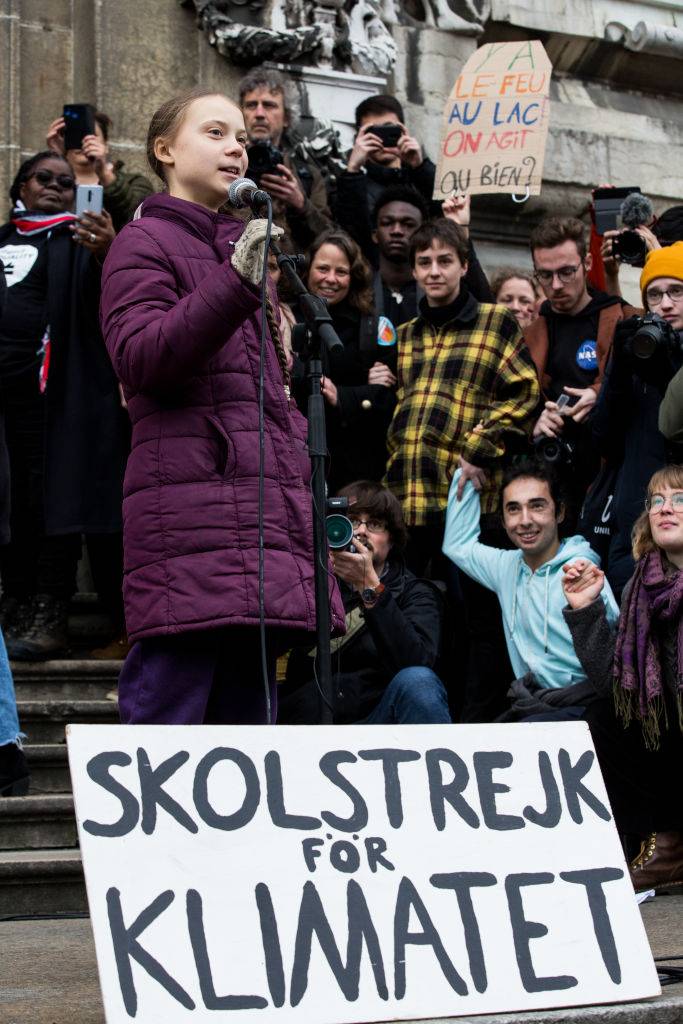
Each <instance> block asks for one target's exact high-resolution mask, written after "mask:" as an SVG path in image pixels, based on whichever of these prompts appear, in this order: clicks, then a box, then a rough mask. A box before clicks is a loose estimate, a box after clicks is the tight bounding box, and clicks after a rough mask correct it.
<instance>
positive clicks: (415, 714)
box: [363, 665, 451, 725]
mask: <svg viewBox="0 0 683 1024" xmlns="http://www.w3.org/2000/svg"><path fill="white" fill-rule="evenodd" d="M450 721H451V715H450V712H449V710H448V700H447V698H446V690H445V689H444V685H443V683H442V682H441V680H440V679H439V677H438V676H437V674H436V673H435V672H432V670H431V668H423V667H422V666H421V665H415V666H413V667H411V668H402V669H401V671H400V672H397V673H396V675H395V676H394V678H393V679H392V680H391V682H390V683H389V685H388V686H387V688H386V690H385V691H384V693H383V694H382V699H381V700H380V702H379V704H378V705H377V707H376V708H375V709H374V711H371V712H370V714H369V715H368V717H367V718H366V719H365V720H364V722H363V724H364V725H438V724H439V723H441V722H450Z"/></svg>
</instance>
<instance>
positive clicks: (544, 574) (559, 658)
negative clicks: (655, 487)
mask: <svg viewBox="0 0 683 1024" xmlns="http://www.w3.org/2000/svg"><path fill="white" fill-rule="evenodd" d="M460 473H461V471H460V470H458V471H457V473H456V474H455V476H454V477H453V482H452V483H451V489H450V492H449V495H448V511H447V513H446V532H445V535H444V543H443V550H444V553H445V554H446V555H448V557H449V558H450V559H451V561H453V562H455V564H456V565H457V566H458V567H459V568H460V569H462V570H463V572H466V573H467V575H468V576H471V577H472V579H475V580H477V582H478V583H481V584H482V585H483V586H485V587H488V589H489V590H493V591H494V592H495V593H496V594H497V595H498V600H499V601H500V606H501V609H502V612H503V627H504V630H505V640H506V642H507V647H508V654H509V655H510V661H511V662H512V668H513V671H514V673H515V678H516V679H519V678H521V676H523V675H525V674H526V673H527V672H532V673H533V675H534V678H535V679H536V681H537V683H538V684H539V686H547V687H553V688H559V687H561V686H571V685H572V684H574V683H580V682H584V681H585V679H586V674H585V672H584V671H583V668H582V667H581V663H580V661H579V659H578V658H577V656H576V652H575V651H574V645H573V643H572V638H571V634H570V632H569V627H568V626H567V624H566V622H565V621H564V617H563V615H562V609H563V608H566V607H567V599H566V598H565V596H564V591H563V590H562V566H563V565H565V564H566V563H567V562H571V561H573V560H574V559H576V558H587V559H589V560H590V561H591V562H594V563H595V564H596V565H600V559H599V557H598V555H596V553H595V551H593V549H592V548H591V546H590V545H589V543H588V541H587V540H585V539H584V538H583V537H568V538H566V539H565V540H564V541H562V543H561V544H560V548H559V551H558V552H557V554H556V555H555V557H554V558H552V559H551V560H550V561H549V562H546V563H545V564H544V565H542V566H540V567H539V568H538V569H537V570H536V572H532V571H531V569H530V568H529V566H528V565H527V564H526V562H525V561H524V558H523V556H522V552H521V551H519V550H515V551H504V550H503V549H502V548H491V547H488V546H487V545H485V544H480V543H479V519H480V503H479V494H478V493H477V491H475V489H474V487H473V486H472V484H471V482H470V481H469V480H468V482H467V483H466V484H465V488H464V491H463V496H462V499H461V500H460V501H458V500H457V498H456V490H457V487H458V480H459V479H460ZM601 596H602V600H603V601H604V603H605V609H606V611H607V619H608V621H609V622H610V623H614V622H616V620H617V619H618V618H619V608H618V607H617V603H616V601H615V600H614V595H613V594H612V591H611V589H610V586H609V584H608V583H607V580H605V585H604V587H603V589H602V595H601Z"/></svg>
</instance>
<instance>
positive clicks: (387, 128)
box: [368, 124, 403, 149]
mask: <svg viewBox="0 0 683 1024" xmlns="http://www.w3.org/2000/svg"><path fill="white" fill-rule="evenodd" d="M368 131H369V132H372V134H373V135H376V136H377V138H378V139H380V140H381V142H382V145H383V146H384V147H385V149H392V148H393V147H394V146H398V140H399V139H400V138H401V136H402V135H403V129H402V128H401V126H400V124H371V125H370V127H369V128H368Z"/></svg>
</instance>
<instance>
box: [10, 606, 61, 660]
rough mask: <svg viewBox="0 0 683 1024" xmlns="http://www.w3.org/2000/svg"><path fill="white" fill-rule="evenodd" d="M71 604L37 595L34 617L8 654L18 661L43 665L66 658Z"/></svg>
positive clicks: (13, 640)
mask: <svg viewBox="0 0 683 1024" xmlns="http://www.w3.org/2000/svg"><path fill="white" fill-rule="evenodd" d="M68 608H69V604H68V601H65V600H63V598H60V597H52V595H51V594H37V595H36V596H35V598H34V599H33V608H32V611H33V615H32V618H31V620H30V623H29V625H28V627H27V628H26V629H25V630H24V633H23V634H22V635H20V636H19V635H15V636H14V637H12V638H11V639H10V641H9V643H8V644H7V653H8V654H9V656H10V658H12V659H14V660H15V661H41V660H43V659H45V658H55V657H56V656H57V655H58V654H63V653H64V651H65V650H66V647H67V641H68V636H67V615H68Z"/></svg>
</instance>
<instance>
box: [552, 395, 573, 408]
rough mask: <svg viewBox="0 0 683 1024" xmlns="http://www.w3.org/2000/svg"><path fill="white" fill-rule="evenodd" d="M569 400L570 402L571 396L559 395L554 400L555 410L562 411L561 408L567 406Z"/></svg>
mask: <svg viewBox="0 0 683 1024" xmlns="http://www.w3.org/2000/svg"><path fill="white" fill-rule="evenodd" d="M570 402H571V398H570V397H569V395H560V397H559V398H558V400H557V402H556V405H557V411H558V412H562V410H563V409H566V408H567V406H568V405H569V403H570Z"/></svg>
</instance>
